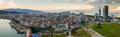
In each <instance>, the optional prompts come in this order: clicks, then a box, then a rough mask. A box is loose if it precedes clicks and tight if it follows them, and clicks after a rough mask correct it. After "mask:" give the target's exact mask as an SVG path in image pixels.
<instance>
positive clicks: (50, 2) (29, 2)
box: [0, 0, 120, 16]
mask: <svg viewBox="0 0 120 37" xmlns="http://www.w3.org/2000/svg"><path fill="white" fill-rule="evenodd" d="M104 5H108V6H109V12H110V13H113V14H117V15H118V16H120V0H0V9H7V8H23V9H32V10H60V9H63V10H88V11H92V12H97V11H98V9H99V8H101V9H102V8H103V6H104Z"/></svg>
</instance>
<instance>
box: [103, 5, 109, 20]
mask: <svg viewBox="0 0 120 37" xmlns="http://www.w3.org/2000/svg"><path fill="white" fill-rule="evenodd" d="M103 20H104V21H108V6H107V5H105V6H104V8H103Z"/></svg>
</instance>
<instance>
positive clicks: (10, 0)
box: [0, 0, 20, 9]
mask: <svg viewBox="0 0 120 37" xmlns="http://www.w3.org/2000/svg"><path fill="white" fill-rule="evenodd" d="M5 8H20V6H19V5H16V4H15V3H14V2H13V0H9V2H8V3H3V4H2V5H0V9H5Z"/></svg>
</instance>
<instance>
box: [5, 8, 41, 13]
mask: <svg viewBox="0 0 120 37" xmlns="http://www.w3.org/2000/svg"><path fill="white" fill-rule="evenodd" d="M3 11H7V12H21V13H40V12H43V11H38V10H29V9H19V8H18V9H4V10H3Z"/></svg>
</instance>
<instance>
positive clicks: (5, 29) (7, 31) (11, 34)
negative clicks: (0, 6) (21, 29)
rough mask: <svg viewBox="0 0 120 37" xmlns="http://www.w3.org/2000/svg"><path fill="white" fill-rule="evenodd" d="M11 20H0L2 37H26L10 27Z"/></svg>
mask: <svg viewBox="0 0 120 37" xmlns="http://www.w3.org/2000/svg"><path fill="white" fill-rule="evenodd" d="M10 22H11V21H10V20H7V19H0V37H24V34H18V32H17V31H16V30H15V29H14V28H12V27H11V26H10V24H9V23H10Z"/></svg>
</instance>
